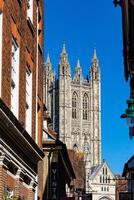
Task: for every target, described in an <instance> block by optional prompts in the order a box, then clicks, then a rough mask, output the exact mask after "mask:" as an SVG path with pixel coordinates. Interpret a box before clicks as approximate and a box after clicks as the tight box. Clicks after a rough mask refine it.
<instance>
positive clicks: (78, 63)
mask: <svg viewBox="0 0 134 200" xmlns="http://www.w3.org/2000/svg"><path fill="white" fill-rule="evenodd" d="M77 68H81V66H80V60H79V59H78V61H77Z"/></svg>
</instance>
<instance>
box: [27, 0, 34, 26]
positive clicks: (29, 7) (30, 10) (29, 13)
mask: <svg viewBox="0 0 134 200" xmlns="http://www.w3.org/2000/svg"><path fill="white" fill-rule="evenodd" d="M27 18H28V20H29V19H30V21H31V22H32V23H33V0H27Z"/></svg>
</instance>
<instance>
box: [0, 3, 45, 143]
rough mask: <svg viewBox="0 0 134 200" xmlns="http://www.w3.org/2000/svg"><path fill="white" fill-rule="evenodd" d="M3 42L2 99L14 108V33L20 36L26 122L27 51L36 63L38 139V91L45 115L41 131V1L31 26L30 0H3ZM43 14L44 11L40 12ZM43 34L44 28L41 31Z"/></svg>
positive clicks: (21, 115)
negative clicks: (38, 45)
mask: <svg viewBox="0 0 134 200" xmlns="http://www.w3.org/2000/svg"><path fill="white" fill-rule="evenodd" d="M2 2H4V4H3V5H4V6H3V44H2V83H1V84H2V99H3V100H4V102H5V103H6V104H7V106H8V107H9V108H10V107H11V47H12V34H13V35H14V36H15V38H16V39H17V42H18V43H19V47H20V58H19V59H20V64H19V121H20V122H24V123H25V109H26V63H27V52H28V53H29V57H30V58H31V60H32V62H33V67H32V76H33V82H32V86H33V88H32V137H33V138H34V139H35V132H36V123H35V121H36V93H38V98H39V99H40V102H41V103H40V108H41V114H40V118H41V120H39V127H40V130H39V134H41V132H42V131H41V130H42V98H43V97H42V95H43V78H42V66H43V40H40V41H42V43H40V47H41V50H42V51H38V68H37V14H36V13H37V12H36V10H37V1H36V0H34V4H33V13H34V14H33V24H32V25H29V24H30V23H28V20H27V7H26V5H27V0H23V1H22V3H19V2H20V1H19V0H12V1H3V0H0V4H2ZM38 4H39V6H38V7H39V10H40V11H42V10H43V0H40V1H39V2H38ZM40 13H43V11H42V12H40ZM41 17H42V18H41V22H40V23H41V24H42V28H43V15H42V16H41ZM41 37H43V30H42V31H41ZM37 71H38V86H37V87H38V92H36V83H37V82H36V76H37ZM39 139H40V141H39V144H40V145H41V137H40V136H39Z"/></svg>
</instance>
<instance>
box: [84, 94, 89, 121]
mask: <svg viewBox="0 0 134 200" xmlns="http://www.w3.org/2000/svg"><path fill="white" fill-rule="evenodd" d="M83 119H84V120H87V119H88V95H87V94H84V97H83Z"/></svg>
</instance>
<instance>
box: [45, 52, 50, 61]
mask: <svg viewBox="0 0 134 200" xmlns="http://www.w3.org/2000/svg"><path fill="white" fill-rule="evenodd" d="M46 63H51V61H50V56H49V53H48V54H47V59H46Z"/></svg>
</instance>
